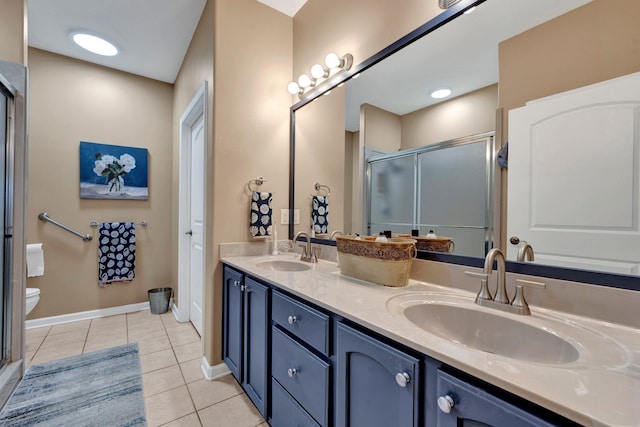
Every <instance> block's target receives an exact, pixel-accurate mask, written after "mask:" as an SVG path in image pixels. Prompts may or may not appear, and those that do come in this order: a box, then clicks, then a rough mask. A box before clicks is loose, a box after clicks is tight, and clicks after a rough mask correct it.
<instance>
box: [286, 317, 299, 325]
mask: <svg viewBox="0 0 640 427" xmlns="http://www.w3.org/2000/svg"><path fill="white" fill-rule="evenodd" d="M297 321H298V317H297V316H289V317H287V322H289V324H290V325H293V324H294V323H296V322H297Z"/></svg>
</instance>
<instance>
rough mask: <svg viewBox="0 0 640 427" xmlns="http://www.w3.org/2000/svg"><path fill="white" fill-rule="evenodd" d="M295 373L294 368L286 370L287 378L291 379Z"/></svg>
mask: <svg viewBox="0 0 640 427" xmlns="http://www.w3.org/2000/svg"><path fill="white" fill-rule="evenodd" d="M297 373H298V371H297V370H296V368H289V369H287V375H289V378H293V377H294V376H295V375H296V374H297Z"/></svg>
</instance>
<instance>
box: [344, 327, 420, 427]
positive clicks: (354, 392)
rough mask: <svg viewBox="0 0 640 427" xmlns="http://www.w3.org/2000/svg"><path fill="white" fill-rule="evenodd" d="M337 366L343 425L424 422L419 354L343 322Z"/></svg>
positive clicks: (372, 426) (368, 426)
mask: <svg viewBox="0 0 640 427" xmlns="http://www.w3.org/2000/svg"><path fill="white" fill-rule="evenodd" d="M336 370H337V379H336V382H337V384H336V426H337V427H376V426H380V427H382V426H385V427H386V426H394V427H413V426H418V425H419V419H420V411H419V407H420V397H421V395H420V390H421V378H422V377H421V372H420V361H419V360H418V359H417V358H415V357H413V356H411V355H409V354H406V353H404V352H402V351H400V350H398V349H397V348H395V347H392V346H390V345H388V344H386V343H383V342H381V341H379V340H377V339H375V338H373V337H371V336H369V335H366V334H364V333H362V332H360V331H358V330H356V329H354V328H352V327H350V326H348V325H345V324H343V323H339V324H338V326H337V338H336Z"/></svg>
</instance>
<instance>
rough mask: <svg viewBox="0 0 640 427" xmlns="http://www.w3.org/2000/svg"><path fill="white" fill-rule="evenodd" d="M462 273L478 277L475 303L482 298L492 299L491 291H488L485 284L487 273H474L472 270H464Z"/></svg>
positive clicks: (487, 277)
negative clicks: (478, 282) (478, 283)
mask: <svg viewBox="0 0 640 427" xmlns="http://www.w3.org/2000/svg"><path fill="white" fill-rule="evenodd" d="M464 274H466V275H467V276H471V277H476V278H478V279H480V290H479V291H478V294H477V295H476V303H478V301H482V300H485V301H491V300H492V299H493V297H492V296H491V292H490V291H489V286H488V285H487V282H488V279H489V275H487V274H484V273H476V272H473V271H465V272H464Z"/></svg>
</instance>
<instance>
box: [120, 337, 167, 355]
mask: <svg viewBox="0 0 640 427" xmlns="http://www.w3.org/2000/svg"><path fill="white" fill-rule="evenodd" d="M129 342H130V343H132V342H137V343H138V349H139V350H140V355H143V354H148V353H155V352H157V351H161V350H169V349H171V343H170V342H169V337H167V336H166V335H158V336H156V337H149V338H142V339H133V338H131V337H129Z"/></svg>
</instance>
